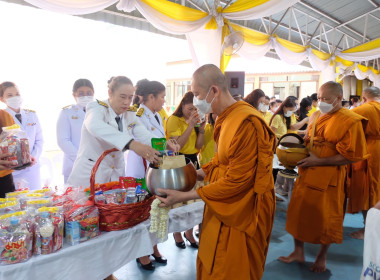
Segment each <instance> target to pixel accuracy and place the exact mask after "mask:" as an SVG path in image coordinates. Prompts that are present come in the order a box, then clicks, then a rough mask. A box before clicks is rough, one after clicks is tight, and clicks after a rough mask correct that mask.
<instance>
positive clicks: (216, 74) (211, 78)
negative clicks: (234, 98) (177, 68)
mask: <svg viewBox="0 0 380 280" xmlns="http://www.w3.org/2000/svg"><path fill="white" fill-rule="evenodd" d="M193 80H195V81H196V83H197V85H198V86H199V87H201V88H203V89H204V90H206V91H207V90H208V89H209V88H210V87H211V86H217V87H219V88H220V90H221V91H222V92H227V88H228V86H227V79H226V77H225V76H224V75H223V73H222V71H220V69H219V68H218V67H216V66H215V65H214V64H206V65H203V66H201V67H199V68H198V69H197V70H196V71H195V72H194V74H193Z"/></svg>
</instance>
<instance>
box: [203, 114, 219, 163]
mask: <svg viewBox="0 0 380 280" xmlns="http://www.w3.org/2000/svg"><path fill="white" fill-rule="evenodd" d="M216 117H217V116H216V114H214V113H210V114H208V115H207V124H206V127H205V136H204V145H203V147H202V149H201V151H200V152H199V163H200V165H201V166H203V165H205V164H206V163H209V162H210V161H211V159H212V158H213V157H214V155H215V140H214V125H215V121H216Z"/></svg>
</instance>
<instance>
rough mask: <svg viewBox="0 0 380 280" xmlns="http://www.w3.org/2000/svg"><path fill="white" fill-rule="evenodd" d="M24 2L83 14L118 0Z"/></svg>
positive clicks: (40, 0) (29, 0)
mask: <svg viewBox="0 0 380 280" xmlns="http://www.w3.org/2000/svg"><path fill="white" fill-rule="evenodd" d="M25 2H27V3H29V4H31V5H33V6H36V7H38V8H41V9H44V10H48V11H52V12H57V13H63V14H69V15H85V14H92V13H96V12H99V11H101V10H104V9H105V8H107V7H109V6H111V5H113V4H115V3H116V2H118V0H25Z"/></svg>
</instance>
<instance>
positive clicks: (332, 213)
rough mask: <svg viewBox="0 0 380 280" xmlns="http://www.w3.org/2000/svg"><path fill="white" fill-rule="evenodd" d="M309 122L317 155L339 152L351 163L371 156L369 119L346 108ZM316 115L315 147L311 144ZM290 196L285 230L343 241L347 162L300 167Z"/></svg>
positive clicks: (308, 238) (309, 238)
mask: <svg viewBox="0 0 380 280" xmlns="http://www.w3.org/2000/svg"><path fill="white" fill-rule="evenodd" d="M318 115H319V114H318V112H316V113H314V114H313V116H312V117H311V120H310V122H309V129H308V132H307V135H306V136H305V143H306V146H307V148H308V149H309V150H311V151H313V152H314V154H316V156H318V157H321V158H325V157H331V156H334V155H337V154H340V155H342V156H343V157H344V158H346V159H347V160H350V161H352V162H356V161H360V160H363V159H365V158H368V157H369V154H368V152H367V145H366V142H365V136H364V131H363V125H364V126H365V124H366V120H365V119H364V118H363V117H362V116H359V115H358V114H355V113H353V112H351V111H349V110H347V109H345V108H342V109H340V110H339V111H337V112H335V113H332V114H325V115H322V116H320V117H319V118H318ZM313 117H314V118H318V119H317V120H316V125H315V134H314V143H313V147H312V146H311V143H310V140H311V139H310V137H311V133H312V128H311V126H312V124H313V121H314V120H313ZM298 173H299V175H300V176H299V178H298V179H297V181H296V183H295V185H294V189H293V193H292V197H291V199H290V203H289V207H288V213H287V220H286V230H287V231H288V232H289V233H290V234H291V235H293V237H294V238H295V239H298V240H300V241H303V242H308V243H314V244H330V243H341V242H342V240H343V217H344V201H345V192H344V181H345V177H346V165H343V166H315V167H309V168H299V172H298Z"/></svg>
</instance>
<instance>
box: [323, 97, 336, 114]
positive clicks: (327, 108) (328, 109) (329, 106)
mask: <svg viewBox="0 0 380 280" xmlns="http://www.w3.org/2000/svg"><path fill="white" fill-rule="evenodd" d="M336 99H337V98H335V99H334V101H333V102H332V103H334V102H335V100H336ZM332 103H331V104H330V103H326V102H323V101H319V102H318V107H319V110H321V112H322V113H323V114H326V113H328V112H331V110H332V109H334V107H335V106H334V105H332ZM335 105H336V104H335Z"/></svg>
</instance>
